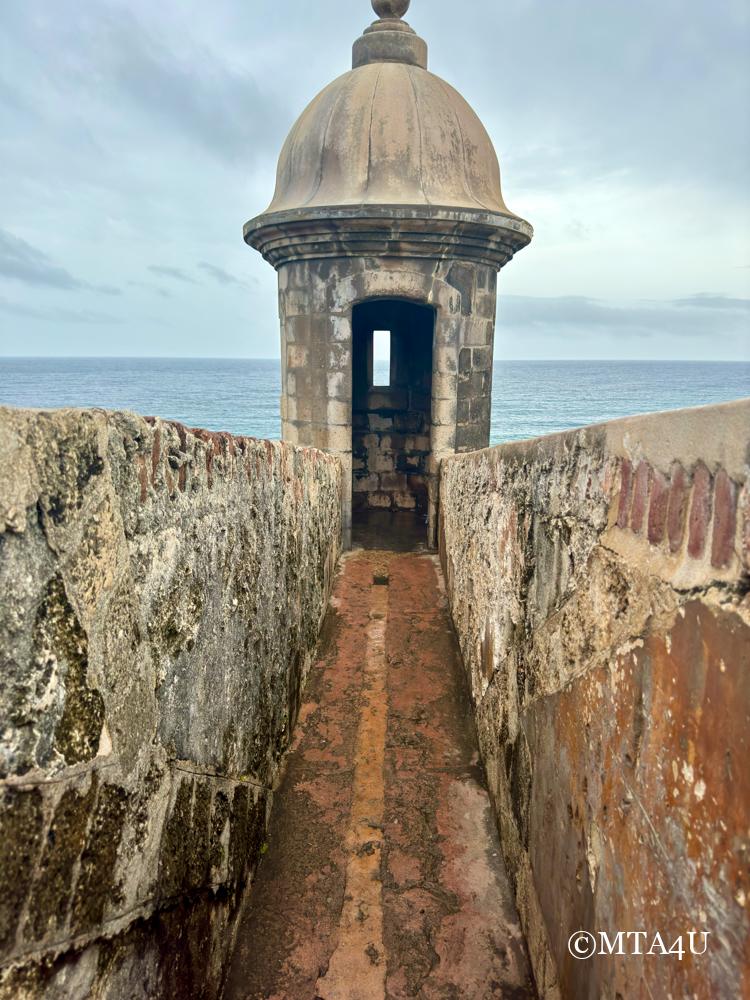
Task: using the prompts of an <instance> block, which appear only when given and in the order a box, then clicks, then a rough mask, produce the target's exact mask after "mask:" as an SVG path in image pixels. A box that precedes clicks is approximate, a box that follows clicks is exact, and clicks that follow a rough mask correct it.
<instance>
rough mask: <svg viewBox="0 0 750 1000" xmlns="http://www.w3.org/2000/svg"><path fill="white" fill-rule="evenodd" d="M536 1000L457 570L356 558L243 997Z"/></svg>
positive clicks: (258, 913) (284, 793)
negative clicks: (468, 657)
mask: <svg viewBox="0 0 750 1000" xmlns="http://www.w3.org/2000/svg"><path fill="white" fill-rule="evenodd" d="M533 996H535V993H534V990H533V987H532V986H531V983H530V974H529V969H528V961H527V957H526V952H525V947H524V943H523V938H522V935H521V931H520V927H519V925H518V919H517V916H516V913H515V908H514V905H513V902H512V894H511V891H510V887H509V885H508V881H507V877H506V875H505V871H504V868H503V863H502V858H501V855H500V846H499V843H498V840H497V834H496V832H495V827H494V822H493V819H492V815H491V812H490V804H489V799H488V795H487V792H486V789H485V785H484V779H483V775H482V771H481V768H480V767H479V765H478V756H477V750H476V741H475V735H474V730H473V725H472V721H471V714H470V710H469V705H468V701H467V696H466V693H465V687H464V679H463V676H462V668H461V664H460V654H459V652H458V648H457V644H456V639H455V635H454V632H453V628H452V625H451V621H450V616H449V613H448V609H447V604H446V601H445V597H444V595H443V592H442V584H441V577H440V567H439V564H438V562H437V560H436V559H435V557H434V556H429V555H417V554H408V555H405V554H404V555H402V554H395V553H383V552H375V551H365V552H355V553H352V554H350V555H348V556H347V557H346V558H345V559H344V561H343V565H342V570H341V572H340V574H339V578H338V581H337V584H336V589H335V593H334V597H333V600H332V609H331V611H330V612H329V615H328V619H327V622H326V629H325V634H324V637H323V641H322V645H321V650H320V658H319V660H318V662H317V664H316V665H315V667H314V668H313V671H312V673H311V676H310V680H309V683H308V686H307V689H306V694H305V702H304V704H303V707H302V711H301V714H300V720H299V723H298V727H297V732H296V734H295V740H294V746H293V749H292V751H291V753H290V755H289V760H288V765H287V771H286V775H285V778H284V781H283V783H282V786H281V788H280V790H279V792H278V793H277V795H276V798H275V801H274V811H273V816H272V819H271V829H270V834H269V847H268V852H267V854H266V855H265V857H264V858H263V861H262V863H261V865H260V867H259V870H258V874H257V876H256V880H255V883H254V885H253V887H252V890H251V892H250V893H249V895H248V899H247V902H246V910H245V912H244V914H243V916H242V920H241V924H240V928H239V934H238V938H237V948H236V951H235V956H234V962H233V965H232V969H231V971H230V975H229V980H228V985H227V989H226V993H225V997H226V998H227V1000H315V998H320V1000H386V998H387V1000H400V998H406V997H418V998H425V1000H459V998H460V1000H488V998H491V997H512V998H514V1000H524V998H531V997H533Z"/></svg>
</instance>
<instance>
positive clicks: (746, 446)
mask: <svg viewBox="0 0 750 1000" xmlns="http://www.w3.org/2000/svg"><path fill="white" fill-rule="evenodd" d="M749 439H750V401H742V402H738V403H733V404H727V405H722V406H715V407H706V408H700V409H695V410H686V411H680V412H675V413H665V414H654V415H648V416H643V417H636V418H631V419H627V420H620V421H615V422H613V423H610V424H605V425H601V426H596V427H589V428H586V429H583V430H580V431H572V432H569V433H565V434H559V435H554V436H551V437H548V438H541V439H538V440H534V441H526V442H521V443H518V444H508V445H503V446H500V447H497V448H493V449H488V450H486V451H481V452H477V453H474V454H470V455H465V456H455V457H452V458H448V459H445V460H444V462H443V466H442V476H441V515H440V533H441V552H442V559H443V565H444V570H445V577H446V583H447V588H448V593H449V597H450V602H451V607H452V612H453V618H454V622H455V625H456V629H457V631H458V635H459V639H460V643H461V647H462V651H463V656H464V661H465V666H466V670H467V672H468V675H469V678H470V683H471V689H472V693H473V699H474V703H475V709H476V722H477V728H478V732H479V739H480V745H481V748H482V753H483V756H484V761H485V765H486V768H487V773H488V777H489V783H490V787H491V790H492V794H493V796H494V800H495V806H496V810H497V815H498V822H499V826H500V830H501V838H502V842H503V850H504V852H505V855H506V862H507V864H508V868H509V870H510V872H511V874H512V877H513V879H514V884H515V891H516V897H517V901H518V906H519V910H520V913H521V917H522V921H523V923H524V929H525V931H526V933H527V936H528V943H529V949H530V952H531V956H532V960H533V964H534V968H535V973H536V976H537V981H538V985H539V988H540V994H541V995H542V996H544V997H548V996H549V997H554V996H558V995H560V994H561V995H562V996H564V997H566V998H568V997H569V998H576V1000H582V998H592V1000H593V998H599V997H606V998H613V1000H614V998H616V997H640V996H651V997H666V996H673V997H682V996H695V997H720V996H721V997H730V996H731V997H738V996H748V995H750V971H749V970H750V945H749V943H748V942H749V941H750V921H749V919H748V905H750V904H749V901H748V896H750V876H749V870H748V860H749V858H750V829H748V809H749V804H750V771H749V770H748V766H747V761H748V753H749V752H750V659H749V658H750V597H749V596H748V590H749V586H748V584H749V574H748V570H749V564H748V559H749V557H748V547H749V543H750V492H749V490H748V461H749V459H750V441H749ZM578 930H584V931H588V932H590V933H593V934H594V935H595V936H597V935H599V934H600V932H602V931H604V932H606V933H607V934H608V936H609V938H610V940H612V939H613V938H614V936H615V934H616V932H617V931H618V930H623V931H626V932H629V931H645V932H647V935H648V937H647V941H648V944H647V946H646V947H647V948H649V949H650V948H652V947H653V936H654V935H655V934H656V932H660V933H661V935H662V937H663V939H664V942H665V945H666V947H667V948H669V947H670V946H671V945H672V943H673V942H674V940H675V939H676V938H677V936H678V935H680V934H687V932H688V931H690V930H696V931H698V932H701V931H708V932H710V936H709V938H708V949H707V952H706V954H705V955H703V956H699V957H696V956H693V955H690V954H688V955H686V956H684V958H683V959H682V960H680V958H679V957H678V955H677V954H672V955H669V956H668V957H664V956H660V955H659V954H658V949H659V946H658V944H657V946H656V951H655V952H654V953H653V954H651V955H641V956H640V957H639V956H637V955H632V954H625V955H618V954H614V955H611V956H610V955H606V956H600V957H595V958H592V959H589V960H587V961H586V960H577V959H574V958H572V957H571V955H570V954H569V951H568V939H569V936H570V935H571V934H573V933H574V932H576V931H578ZM639 940H643V939H642V938H641V939H639ZM687 940H688V939H687V937H686V938H685V942H686V944H687ZM597 941H598V942H599V943H600V944H601V943H602V939H601V937H598V938H597ZM634 942H635V939H629V940H628V942H627V946H626V949H625V950H628V951H629V950H631V948H632V947H634ZM703 942H704V939H703V938H702V936H700V935H699V936H698V937H697V938H696V939H695V948H696V950H698V951H700V950H701V949H702V947H703ZM615 947H616V950H617V945H615Z"/></svg>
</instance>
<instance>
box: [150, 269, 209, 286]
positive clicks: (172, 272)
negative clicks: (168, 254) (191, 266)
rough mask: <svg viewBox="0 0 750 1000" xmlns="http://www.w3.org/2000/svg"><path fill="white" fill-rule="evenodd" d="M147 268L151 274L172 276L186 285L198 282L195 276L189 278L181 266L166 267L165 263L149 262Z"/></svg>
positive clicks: (164, 276) (165, 276)
mask: <svg viewBox="0 0 750 1000" xmlns="http://www.w3.org/2000/svg"><path fill="white" fill-rule="evenodd" d="M148 269H149V271H151V273H152V274H160V275H161V276H162V277H163V278H174V280H175V281H182V282H183V283H184V284H186V285H197V284H198V282H197V281H196V280H195V278H191V277H190V275H189V274H188V273H187V272H186V271H183V270H182V268H181V267H168V266H167V265H166V264H149V267H148Z"/></svg>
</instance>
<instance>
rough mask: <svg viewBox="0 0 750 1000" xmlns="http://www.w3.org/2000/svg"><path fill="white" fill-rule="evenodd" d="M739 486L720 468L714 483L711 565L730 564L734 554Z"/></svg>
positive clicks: (721, 566)
mask: <svg viewBox="0 0 750 1000" xmlns="http://www.w3.org/2000/svg"><path fill="white" fill-rule="evenodd" d="M737 493H738V490H737V486H736V485H735V484H734V483H733V482H732V480H731V479H730V478H729V476H728V475H727V473H726V470H724V469H719V470H718V472H717V473H716V480H715V484H714V530H713V537H712V540H711V565H712V566H715V567H716V568H717V569H721V568H723V567H724V566H728V565H729V564H730V562H731V561H732V556H733V555H734V544H735V534H736V531H737Z"/></svg>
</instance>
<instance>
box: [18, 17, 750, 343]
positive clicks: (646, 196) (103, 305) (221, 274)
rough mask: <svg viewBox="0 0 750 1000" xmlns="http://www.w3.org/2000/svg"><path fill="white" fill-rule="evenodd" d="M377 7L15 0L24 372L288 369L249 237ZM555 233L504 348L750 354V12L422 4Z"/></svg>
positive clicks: (443, 64)
mask: <svg viewBox="0 0 750 1000" xmlns="http://www.w3.org/2000/svg"><path fill="white" fill-rule="evenodd" d="M373 17H374V15H373V12H372V10H371V7H370V4H369V3H368V2H367V0H318V2H316V3H310V2H309V0H211V3H206V2H205V0H159V3H154V2H153V0H2V5H1V6H0V355H84V356H105V355H122V356H161V357H165V356H166V357H169V356H177V357H203V356H205V357H250V358H253V357H258V358H260V357H265V358H273V357H278V354H279V331H278V317H277V299H276V276H275V274H274V272H273V270H272V268H271V267H270V266H269V265H268V264H266V263H265V262H264V261H263V260H262V259H261V257H260V256H259V255H258V254H257V253H256V252H255V251H253V250H251V249H249V248H248V247H247V246H245V244H244V243H243V241H242V225H243V223H244V222H245V221H246V220H247V219H249V218H251V217H252V216H254V215H257V214H258V213H259V212H261V211H262V210H263V209H264V208H265V207H266V205H267V204H268V203H269V201H270V200H271V195H272V193H273V186H274V175H275V165H276V159H277V156H278V153H279V151H280V148H281V144H282V142H283V140H284V137H285V136H286V134H287V132H288V131H289V129H290V127H291V125H292V124H293V122H294V120H295V119H296V117H297V116H298V115H299V114H300V112H301V111H302V110H303V108H304V107H305V105H306V104H307V103H308V102H309V101H310V100H311V99H312V97H313V96H314V95H315V94H316V93H317V92H318V91H319V90H320V89H321V88H322V87H323V86H325V85H326V84H327V83H328V82H329V81H330V80H332V79H333V78H334V77H336V76H338V75H339V74H341V73H343V72H346V71H347V70H348V69H349V68H350V60H351V43H352V42H353V41H354V39H355V38H356V37H357V36H358V35H359V34H360V33H361V31H362V29H363V28H364V27H365V26H366V25H367V24H368V23H370V22H371V21H372V19H373ZM407 19H408V21H409V23H410V24H411V25H412V26H413V27H414V28H415V29H416V30H417V31H418V32H419V34H420V35H422V37H423V38H425V39H426V41H427V42H428V44H429V49H430V69H431V71H433V72H435V73H437V74H438V75H439V76H442V77H444V78H445V79H447V80H448V81H449V82H450V83H452V84H453V85H454V86H455V87H457V89H458V90H460V91H461V93H462V94H463V95H464V96H465V97H466V99H467V100H468V101H469V103H470V104H472V106H473V107H474V108H475V110H476V111H477V112H478V114H479V116H480V118H481V119H482V120H483V122H484V124H485V126H486V127H487V130H488V132H489V134H490V136H491V137H492V139H493V142H494V143H495V147H496V149H497V152H498V156H499V159H500V168H501V172H502V177H503V192H504V195H505V199H506V201H507V203H508V204H509V206H510V207H511V209H512V210H513V211H514V212H516V213H517V214H519V215H521V216H523V217H524V218H526V219H528V220H529V221H530V222H531V223H532V224H533V226H534V228H535V238H534V241H533V243H532V245H531V246H530V247H529V248H527V249H525V250H523V251H522V252H520V253H519V254H518V255H517V256H516V258H515V259H514V260H513V261H511V262H510V264H508V265H507V266H506V267H505V268H504V269H503V271H502V273H501V275H500V282H499V308H498V324H497V334H496V355H497V356H498V357H501V358H502V357H504V358H509V359H526V358H540V359H543V358H570V359H578V358H639V359H640V358H646V359H649V358H653V359H669V360H672V359H693V360H741V359H750V183H748V175H749V172H750V60H748V59H747V53H748V52H750V37H749V36H750V4H748V2H747V0H712V2H711V3H707V2H706V0H658V2H654V0H632V2H631V3H629V4H622V3H614V2H612V0H555V2H550V0H464V2H463V3H461V4H457V3H455V2H449V0H413V2H412V5H411V9H410V11H409V14H408V15H407Z"/></svg>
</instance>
